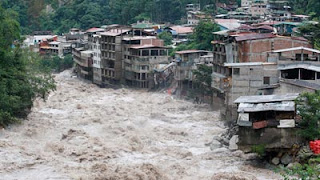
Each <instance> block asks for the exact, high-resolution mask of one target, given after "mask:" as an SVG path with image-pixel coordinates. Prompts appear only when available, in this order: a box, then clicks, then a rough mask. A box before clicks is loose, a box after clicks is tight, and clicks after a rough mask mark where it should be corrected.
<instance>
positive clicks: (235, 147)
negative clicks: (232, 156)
mask: <svg viewBox="0 0 320 180" xmlns="http://www.w3.org/2000/svg"><path fill="white" fill-rule="evenodd" d="M238 142H239V136H238V135H234V136H232V138H231V139H230V141H229V149H230V150H238V145H237V143H238Z"/></svg>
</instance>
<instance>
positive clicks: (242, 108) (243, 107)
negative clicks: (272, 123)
mask: <svg viewBox="0 0 320 180" xmlns="http://www.w3.org/2000/svg"><path fill="white" fill-rule="evenodd" d="M294 110H295V103H294V102H293V101H286V102H278V103H258V104H251V103H240V104H239V107H238V112H260V111H294Z"/></svg>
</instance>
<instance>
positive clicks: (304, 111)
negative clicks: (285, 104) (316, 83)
mask: <svg viewBox="0 0 320 180" xmlns="http://www.w3.org/2000/svg"><path fill="white" fill-rule="evenodd" d="M296 104H297V112H298V113H299V115H300V116H301V118H302V121H301V123H299V126H300V128H301V130H300V131H299V134H300V135H301V137H303V138H305V139H306V140H316V139H320V92H319V91H317V92H316V93H303V94H301V95H300V96H299V97H298V98H297V100H296Z"/></svg>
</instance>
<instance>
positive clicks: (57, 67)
mask: <svg viewBox="0 0 320 180" xmlns="http://www.w3.org/2000/svg"><path fill="white" fill-rule="evenodd" d="M72 66H73V59H72V55H70V54H68V55H66V56H64V58H60V57H59V56H53V57H51V56H49V57H44V58H42V60H41V67H42V68H44V69H48V70H53V71H55V72H61V71H63V70H65V69H69V68H72Z"/></svg>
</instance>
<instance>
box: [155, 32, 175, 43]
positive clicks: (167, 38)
mask: <svg viewBox="0 0 320 180" xmlns="http://www.w3.org/2000/svg"><path fill="white" fill-rule="evenodd" d="M158 37H159V38H160V39H162V40H163V41H164V45H166V46H168V45H171V44H172V35H171V33H169V32H162V33H160V34H159V35H158Z"/></svg>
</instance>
